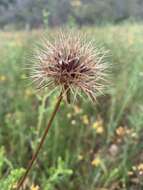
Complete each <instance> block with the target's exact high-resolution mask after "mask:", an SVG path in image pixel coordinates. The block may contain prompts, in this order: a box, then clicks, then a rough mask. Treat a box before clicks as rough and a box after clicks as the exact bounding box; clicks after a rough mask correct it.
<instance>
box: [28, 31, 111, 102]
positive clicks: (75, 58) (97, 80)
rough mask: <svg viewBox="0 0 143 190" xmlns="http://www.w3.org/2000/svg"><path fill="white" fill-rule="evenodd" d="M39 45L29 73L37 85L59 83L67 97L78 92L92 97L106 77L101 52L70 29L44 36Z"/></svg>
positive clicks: (55, 85) (105, 66)
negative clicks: (51, 38)
mask: <svg viewBox="0 0 143 190" xmlns="http://www.w3.org/2000/svg"><path fill="white" fill-rule="evenodd" d="M40 46H41V47H40V48H39V49H37V51H36V53H35V54H34V59H35V62H36V64H35V65H34V68H32V73H31V77H32V79H33V81H34V82H36V85H37V88H38V89H43V88H46V87H48V88H50V89H54V88H56V87H59V88H61V89H62V91H63V93H64V94H65V95H66V96H68V99H69V100H68V101H70V96H71V95H73V97H76V96H77V95H80V94H81V92H84V93H85V94H86V95H87V96H88V97H89V98H90V99H91V100H93V101H94V100H96V95H97V93H98V92H102V89H103V87H104V81H105V80H106V70H107V65H106V64H105V63H104V57H105V53H102V52H100V51H98V50H97V49H96V48H95V47H94V45H92V42H88V43H87V42H86V41H85V37H84V39H82V37H80V35H79V34H74V33H59V34H58V35H57V36H55V38H54V40H53V41H52V40H51V41H49V40H47V39H46V38H44V39H43V41H42V43H41V44H40ZM101 54H102V55H101Z"/></svg>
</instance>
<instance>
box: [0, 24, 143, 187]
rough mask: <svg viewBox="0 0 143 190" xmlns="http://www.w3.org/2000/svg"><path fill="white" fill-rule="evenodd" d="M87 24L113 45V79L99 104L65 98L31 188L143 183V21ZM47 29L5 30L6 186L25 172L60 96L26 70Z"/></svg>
mask: <svg viewBox="0 0 143 190" xmlns="http://www.w3.org/2000/svg"><path fill="white" fill-rule="evenodd" d="M82 30H83V31H84V32H86V33H87V34H88V35H89V37H90V38H91V39H95V40H96V42H97V44H98V45H99V44H100V46H104V47H105V48H106V49H108V50H110V56H109V57H108V58H107V61H108V62H110V63H112V69H111V73H112V86H111V87H110V88H109V90H108V92H106V94H105V95H104V96H100V97H99V98H98V103H97V104H92V103H91V102H89V101H87V99H86V100H84V101H83V100H80V101H79V102H77V104H76V105H68V106H67V105H65V103H64V102H63V103H62V105H61V109H60V111H59V113H58V115H57V117H56V119H55V121H54V123H53V126H52V128H51V130H50V133H49V135H48V138H47V140H46V143H45V144H44V147H43V149H42V151H41V153H40V155H39V157H38V160H37V162H36V164H35V165H34V167H33V170H32V171H31V173H30V175H29V177H28V179H27V180H26V183H25V190H30V189H31V190H142V189H143V141H142V139H143V36H142V34H143V26H142V25H137V24H133V25H131V24H126V25H123V26H106V27H102V28H96V27H95V28H83V29H82ZM49 32H52V31H49ZM40 33H41V31H33V32H27V33H26V32H0V189H1V190H10V189H11V186H14V184H15V182H16V181H17V179H18V178H19V177H20V176H21V174H22V173H23V169H22V168H26V166H27V163H28V162H29V160H30V158H31V156H32V152H33V151H34V150H35V148H36V145H37V143H38V142H39V140H40V137H41V134H42V132H43V130H44V128H45V127H46V124H47V121H48V118H49V115H50V113H51V111H52V109H53V106H54V104H55V101H56V99H55V96H53V97H50V98H49V97H48V98H47V96H48V94H49V92H47V94H45V95H44V96H43V95H42V93H40V94H38V93H37V92H35V91H34V88H33V86H31V85H29V81H27V79H26V77H27V75H28V72H27V71H26V70H24V69H23V68H24V67H25V64H26V63H27V60H26V59H25V56H26V54H27V52H28V51H29V49H30V48H31V44H32V43H35V42H36V41H38V37H39V36H40Z"/></svg>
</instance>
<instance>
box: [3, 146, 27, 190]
mask: <svg viewBox="0 0 143 190" xmlns="http://www.w3.org/2000/svg"><path fill="white" fill-rule="evenodd" d="M5 164H7V165H8V166H11V167H10V168H11V172H10V173H9V174H8V175H5V174H4V168H5ZM5 169H6V168H5ZM23 172H24V169H13V168H12V164H11V163H10V161H9V160H8V159H7V158H6V157H5V151H4V147H2V148H0V187H1V189H3V190H11V189H12V188H13V187H14V186H15V185H16V183H17V181H18V180H19V178H20V177H21V175H22V174H23Z"/></svg>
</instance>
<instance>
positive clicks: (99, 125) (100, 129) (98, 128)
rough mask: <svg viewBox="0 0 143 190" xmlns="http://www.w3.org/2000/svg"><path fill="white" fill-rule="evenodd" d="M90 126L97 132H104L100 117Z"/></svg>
mask: <svg viewBox="0 0 143 190" xmlns="http://www.w3.org/2000/svg"><path fill="white" fill-rule="evenodd" d="M92 128H93V129H95V130H96V133H97V134H102V133H103V132H104V127H103V121H102V120H101V119H100V120H98V121H96V122H94V123H93V125H92Z"/></svg>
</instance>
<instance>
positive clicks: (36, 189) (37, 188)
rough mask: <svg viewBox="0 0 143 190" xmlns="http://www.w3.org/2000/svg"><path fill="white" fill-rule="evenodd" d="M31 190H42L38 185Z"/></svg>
mask: <svg viewBox="0 0 143 190" xmlns="http://www.w3.org/2000/svg"><path fill="white" fill-rule="evenodd" d="M30 190H40V188H39V186H38V185H36V186H35V185H32V186H31V188H30Z"/></svg>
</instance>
